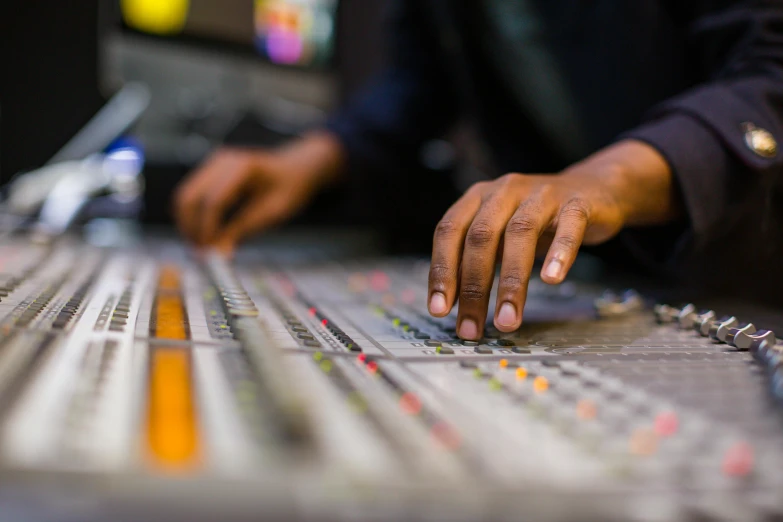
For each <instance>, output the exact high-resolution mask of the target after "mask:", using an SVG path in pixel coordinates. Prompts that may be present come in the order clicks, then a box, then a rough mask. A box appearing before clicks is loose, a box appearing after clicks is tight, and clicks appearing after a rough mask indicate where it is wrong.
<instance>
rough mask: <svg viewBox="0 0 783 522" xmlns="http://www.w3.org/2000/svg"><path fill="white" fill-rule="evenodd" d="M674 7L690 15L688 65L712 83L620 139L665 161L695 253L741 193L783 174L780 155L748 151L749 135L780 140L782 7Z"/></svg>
mask: <svg viewBox="0 0 783 522" xmlns="http://www.w3.org/2000/svg"><path fill="white" fill-rule="evenodd" d="M679 5H681V6H682V5H689V7H688V8H689V9H692V12H691V13H688V16H687V22H688V23H689V24H690V36H691V37H692V39H693V43H694V46H693V47H692V48H695V49H698V50H699V54H698V55H697V56H694V57H693V61H694V64H699V66H700V67H706V68H707V70H706V71H705V72H704V74H702V75H701V76H702V77H706V78H709V80H708V81H707V82H705V83H702V84H700V85H697V86H695V87H694V88H693V89H691V90H689V91H687V92H685V93H683V94H681V95H679V96H677V97H675V98H673V99H670V100H667V101H665V102H664V103H662V104H661V105H659V106H657V107H655V108H654V109H653V110H652V111H651V112H650V114H649V115H648V116H649V117H648V119H647V121H646V122H645V123H643V124H642V125H641V126H640V127H638V128H636V129H633V130H631V131H630V132H628V133H626V134H624V135H623V136H622V138H633V139H638V140H641V141H644V142H647V143H648V144H650V145H652V146H653V147H655V148H656V149H657V150H658V151H659V152H660V153H661V154H662V155H663V156H664V157H665V158H666V159H667V160H668V162H669V164H670V165H671V167H672V169H673V172H674V174H675V176H676V180H677V182H678V184H679V188H680V190H681V194H682V198H683V202H684V205H685V207H686V209H687V213H688V216H689V218H690V231H689V232H690V234H691V237H692V238H693V239H694V241H693V242H694V244H696V245H699V244H704V243H706V242H709V241H711V240H712V239H714V237H715V236H716V234H718V233H720V229H721V228H724V227H725V225H726V219H727V217H728V216H727V215H728V214H730V212H729V210H730V209H731V208H732V206H733V205H734V204H735V203H737V201H736V200H737V199H738V198H739V197H740V196H741V190H740V189H741V188H742V187H743V186H747V185H750V184H759V183H762V182H764V178H768V177H770V176H776V177H779V176H780V175H781V173H782V171H783V152H781V151H780V150H777V151H775V152H774V154H771V153H770V148H769V147H766V149H763V150H762V149H759V147H755V148H754V147H753V146H752V145H753V143H752V142H751V143H748V141H749V140H748V138H749V135H748V131H749V130H750V129H751V128H756V129H764V130H766V131H767V132H768V133H769V135H771V137H772V138H773V139H774V140H775V142H776V143H781V140H783V2H782V1H781V0H768V1H743V2H727V1H725V0H724V1H722V2H717V1H703V2H692V3H691V2H683V3H681V4H679ZM693 6H696V7H693ZM769 135H764V137H766V138H768V137H769ZM769 143H770V142H769V140H766V142H765V144H766V145H769Z"/></svg>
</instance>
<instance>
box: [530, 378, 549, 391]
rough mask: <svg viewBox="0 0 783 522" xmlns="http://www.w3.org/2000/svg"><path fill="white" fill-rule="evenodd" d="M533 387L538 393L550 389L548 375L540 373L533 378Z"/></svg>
mask: <svg viewBox="0 0 783 522" xmlns="http://www.w3.org/2000/svg"><path fill="white" fill-rule="evenodd" d="M533 389H534V390H535V391H536V393H543V392H545V391H547V390H548V389H549V380H547V378H546V377H544V376H542V375H539V376H538V377H536V378H535V379H533Z"/></svg>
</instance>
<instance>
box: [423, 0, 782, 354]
mask: <svg viewBox="0 0 783 522" xmlns="http://www.w3.org/2000/svg"><path fill="white" fill-rule="evenodd" d="M677 5H685V8H690V6H691V5H693V4H692V3H682V4H681V3H677ZM722 5H725V2H722V3H719V2H703V3H701V4H700V7H699V9H698V10H697V11H695V12H694V13H690V15H689V19H690V20H691V22H692V25H693V28H694V37H695V38H697V39H698V38H700V39H702V40H701V48H702V49H704V51H705V54H704V56H700V57H698V58H699V62H700V63H702V64H703V66H704V67H707V68H708V70H709V71H711V78H710V80H708V81H707V82H705V83H704V84H703V85H700V86H698V87H696V88H694V89H693V90H691V91H689V92H686V93H684V94H682V95H680V96H677V97H676V98H674V99H671V100H669V101H667V102H666V103H663V104H662V105H661V106H660V107H658V108H656V109H655V111H654V112H653V113H652V116H651V119H650V120H649V121H648V122H646V123H644V124H643V125H641V126H640V127H638V128H636V129H633V130H631V131H629V132H627V133H626V134H624V135H623V136H621V137H620V139H619V140H618V141H617V142H616V143H615V144H613V145H611V146H610V147H607V148H605V149H603V150H601V151H598V152H597V153H595V154H593V155H592V156H590V157H589V158H587V159H585V160H584V161H582V162H579V163H578V164H576V165H573V166H572V167H569V168H568V169H566V170H565V171H563V172H562V173H560V174H559V175H556V176H531V175H521V174H509V175H507V176H504V177H503V178H501V179H500V180H496V181H494V182H489V183H480V184H477V185H475V186H474V187H473V188H472V189H471V190H469V191H468V192H467V193H466V194H465V196H464V197H463V198H461V199H460V200H459V201H458V202H457V203H456V204H455V205H454V206H453V207H452V208H451V209H450V210H449V211H448V212H447V214H446V215H445V216H444V218H443V220H442V221H441V223H440V225H439V226H438V228H437V230H436V232H435V240H434V245H433V258H432V265H431V270H430V280H429V294H428V295H429V299H430V301H429V308H430V313H432V314H433V315H435V316H441V317H442V316H445V315H447V314H448V313H450V311H451V309H452V307H453V306H454V305H455V303H456V302H457V299H459V314H458V317H457V328H458V334H459V335H460V337H462V338H464V339H478V338H480V337H481V335H482V332H483V328H484V321H485V318H486V316H487V307H488V305H489V294H490V290H491V287H492V282H493V276H494V274H495V260H496V259H499V260H501V269H500V282H499V288H498V292H497V302H496V303H495V312H494V323H495V325H496V326H497V328H498V329H499V330H501V331H506V332H508V331H512V330H514V329H516V328H518V327H519V325H520V323H521V322H522V311H523V308H524V304H525V298H526V292H527V285H528V280H529V278H530V275H531V272H532V268H533V261H534V256H535V253H536V250H538V251H539V252H541V251H544V252H546V259H545V261H544V266H543V268H542V272H541V278H542V279H543V280H544V281H545V282H547V283H552V284H556V283H560V282H561V281H562V280H563V279H564V278H565V276H566V274H567V273H568V270H569V269H570V267H571V264H572V263H573V261H574V259H575V257H576V254H577V251H578V249H579V247H580V246H581V244H582V243H586V244H595V243H600V242H603V241H605V240H607V239H609V238H611V237H613V236H614V235H616V234H617V233H618V232H619V231H620V230H621V229H622V228H624V227H629V226H649V225H661V224H666V223H671V222H672V221H674V220H678V219H681V217H682V215H683V210H684V212H685V214H686V215H687V217H688V218H689V220H690V224H691V227H692V229H693V232H694V235H695V236H696V237H697V238H698V240H700V241H707V240H709V238H710V235H711V234H712V233H714V229H715V228H716V227H717V226H718V224H719V223H721V222H722V221H723V218H724V217H725V214H727V205H728V203H729V202H730V201H731V199H732V197H735V194H736V192H735V189H736V186H737V183H738V182H739V183H745V184H755V183H758V182H759V180H760V179H761V178H763V177H765V176H776V175H777V176H779V175H780V174H781V167H782V166H783V159H782V157H781V153H780V152H779V151H778V150H777V146H776V143H777V141H778V140H779V139H780V137H781V135H783V134H782V133H783V9H781V7H780V2H779V1H778V2H771V1H770V2H760V1H757V2H734V3H732V4H731V5H730V6H729V7H721V6H722ZM760 129H764V130H763V131H762V130H760Z"/></svg>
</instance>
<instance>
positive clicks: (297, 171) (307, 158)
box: [174, 133, 342, 254]
mask: <svg viewBox="0 0 783 522" xmlns="http://www.w3.org/2000/svg"><path fill="white" fill-rule="evenodd" d="M341 164H342V149H341V146H340V144H339V143H338V142H337V140H336V139H335V138H334V137H332V136H331V135H328V134H324V133H318V134H311V135H309V136H306V137H304V138H302V139H300V140H297V141H295V142H293V143H291V144H289V145H287V146H285V147H282V148H280V149H276V150H271V151H269V150H258V149H255V150H254V149H241V148H228V147H224V148H221V149H219V150H218V151H216V152H215V153H214V154H213V155H212V156H211V157H210V158H208V159H207V161H206V162H205V163H204V164H203V165H201V166H200V167H199V168H198V169H197V170H196V171H195V172H194V173H193V174H191V175H190V176H189V177H188V178H187V179H186V180H185V181H184V182H183V183H182V184H181V185H180V187H179V188H178V189H177V192H176V194H175V199H174V205H175V217H176V222H177V226H178V228H179V230H180V232H181V233H182V234H183V235H184V236H185V237H186V238H187V239H189V240H190V241H192V242H193V243H194V244H196V245H198V246H202V247H214V248H217V249H219V250H221V251H223V252H224V253H227V254H231V253H233V250H234V249H235V248H236V245H237V243H238V242H239V241H240V240H242V239H243V238H245V237H247V236H248V235H250V234H252V233H255V232H260V231H262V230H264V229H267V228H269V227H270V226H273V225H275V224H277V223H279V222H281V221H284V220H286V219H287V218H289V217H291V216H292V215H293V214H294V213H296V212H297V211H298V210H299V209H301V208H302V207H303V206H304V205H305V204H306V203H307V202H308V201H309V200H310V198H311V197H312V196H313V195H314V194H315V192H316V191H317V190H318V189H320V188H321V187H323V186H324V185H325V184H327V183H329V182H331V181H332V180H333V179H334V178H335V177H336V176H337V174H338V172H339V169H340V167H341ZM240 202H241V203H242V206H241V208H240V209H239V210H238V211H237V213H236V215H235V216H233V217H232V218H231V219H230V220H229V221H228V222H224V219H225V217H226V212H228V210H229V209H230V208H232V206H234V205H236V204H237V203H240Z"/></svg>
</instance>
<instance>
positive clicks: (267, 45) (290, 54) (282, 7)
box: [255, 0, 336, 65]
mask: <svg viewBox="0 0 783 522" xmlns="http://www.w3.org/2000/svg"><path fill="white" fill-rule="evenodd" d="M335 11H336V2H335V1H329V0H320V1H317V0H256V2H255V30H256V36H255V44H256V48H257V49H258V51H259V52H260V53H262V54H264V55H265V56H266V57H267V58H269V60H270V61H272V62H275V63H279V64H285V65H309V64H310V65H318V64H322V63H324V62H326V61H327V60H328V59H329V58H330V55H331V52H332V49H331V43H332V40H333V37H334V19H335Z"/></svg>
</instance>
